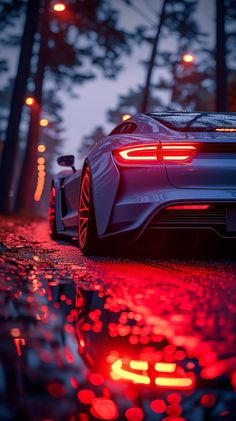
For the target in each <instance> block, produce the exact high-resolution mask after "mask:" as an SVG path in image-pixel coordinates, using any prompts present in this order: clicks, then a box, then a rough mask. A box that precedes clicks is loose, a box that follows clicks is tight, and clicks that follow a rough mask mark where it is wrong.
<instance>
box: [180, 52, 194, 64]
mask: <svg viewBox="0 0 236 421" xmlns="http://www.w3.org/2000/svg"><path fill="white" fill-rule="evenodd" d="M182 60H183V61H184V62H185V63H193V62H194V60H195V57H194V56H193V54H190V53H186V54H183V56H182Z"/></svg>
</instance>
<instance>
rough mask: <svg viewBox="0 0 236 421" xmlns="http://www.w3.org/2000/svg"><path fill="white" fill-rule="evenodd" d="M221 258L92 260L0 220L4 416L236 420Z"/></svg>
mask: <svg viewBox="0 0 236 421" xmlns="http://www.w3.org/2000/svg"><path fill="white" fill-rule="evenodd" d="M220 255H221V253H220ZM227 256H228V255H227V254H226V255H225V256H224V257H219V256H218V257H217V258H216V257H215V258H214V257H211V258H208V259H206V258H204V257H203V256H200V257H196V256H195V255H194V254H193V255H192V256H189V257H188V258H183V257H181V258H180V257H178V258H175V257H173V255H172V256H169V257H168V258H167V257H162V258H156V257H154V256H152V257H151V256H147V255H142V253H141V254H138V253H134V254H133V255H131V256H129V257H124V256H123V257H122V256H120V257H117V256H110V257H106V258H105V257H99V258H98V257H97V258H95V257H91V258H88V257H84V256H82V255H81V253H80V251H79V249H78V248H77V245H76V242H75V241H74V242H72V241H71V242H69V241H66V240H60V241H53V240H51V239H50V238H49V235H48V227H47V221H45V220H43V219H37V220H33V221H28V220H22V219H11V218H1V222H0V420H1V421H2V420H3V421H5V420H6V421H8V420H26V421H27V420H33V421H43V420H44V421H57V420H60V421H61V420H62V421H67V420H68V421H77V420H79V421H88V420H99V419H102V420H128V421H141V420H150V421H152V420H165V421H167V420H174V421H182V420H190V421H195V420H196V421H198V420H199V421H201V420H235V419H236V394H235V389H236V259H234V253H231V256H230V257H227Z"/></svg>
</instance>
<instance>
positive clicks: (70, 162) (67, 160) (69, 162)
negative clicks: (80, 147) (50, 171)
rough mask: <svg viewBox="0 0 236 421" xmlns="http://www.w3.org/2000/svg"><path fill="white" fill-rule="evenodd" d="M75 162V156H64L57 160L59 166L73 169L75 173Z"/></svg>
mask: <svg viewBox="0 0 236 421" xmlns="http://www.w3.org/2000/svg"><path fill="white" fill-rule="evenodd" d="M74 162H75V157H74V155H62V156H59V157H58V158H57V163H58V165H60V166H61V167H71V168H72V170H73V172H75V167H74Z"/></svg>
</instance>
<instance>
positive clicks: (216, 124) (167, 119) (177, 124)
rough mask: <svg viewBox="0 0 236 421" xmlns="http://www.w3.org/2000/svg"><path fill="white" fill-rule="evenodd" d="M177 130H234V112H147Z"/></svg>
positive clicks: (235, 117) (235, 115)
mask: <svg viewBox="0 0 236 421" xmlns="http://www.w3.org/2000/svg"><path fill="white" fill-rule="evenodd" d="M148 115H149V116H150V117H152V118H154V119H155V120H157V121H159V122H160V123H162V124H163V125H164V126H166V127H168V128H169V129H171V130H175V131H178V132H236V113H171V112H170V113H149V114H148Z"/></svg>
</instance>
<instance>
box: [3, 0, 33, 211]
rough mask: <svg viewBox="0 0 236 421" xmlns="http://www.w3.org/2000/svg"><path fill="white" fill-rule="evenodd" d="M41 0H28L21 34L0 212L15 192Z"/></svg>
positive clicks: (7, 205) (9, 206)
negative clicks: (25, 104) (28, 79)
mask: <svg viewBox="0 0 236 421" xmlns="http://www.w3.org/2000/svg"><path fill="white" fill-rule="evenodd" d="M39 8H40V0H28V6H27V14H26V20H25V26H24V33H23V37H22V44H21V51H20V57H19V62H18V69H17V74H16V79H15V83H14V88H13V93H12V100H11V109H10V115H9V119H8V127H7V131H6V139H5V142H4V148H3V153H2V160H1V167H0V197H1V201H0V212H2V213H9V212H10V211H11V202H12V196H13V191H12V188H13V177H14V174H15V169H16V162H17V153H18V148H19V126H20V120H21V113H22V108H23V104H24V98H25V92H26V84H27V78H28V76H29V72H30V62H31V56H32V49H33V43H34V36H35V32H36V30H37V24H38V16H39Z"/></svg>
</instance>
